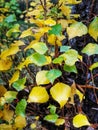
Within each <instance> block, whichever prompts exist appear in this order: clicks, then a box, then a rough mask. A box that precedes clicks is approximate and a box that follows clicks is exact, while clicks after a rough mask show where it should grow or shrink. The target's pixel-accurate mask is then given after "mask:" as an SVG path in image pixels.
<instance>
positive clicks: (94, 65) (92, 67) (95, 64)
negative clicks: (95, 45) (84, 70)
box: [89, 62, 98, 71]
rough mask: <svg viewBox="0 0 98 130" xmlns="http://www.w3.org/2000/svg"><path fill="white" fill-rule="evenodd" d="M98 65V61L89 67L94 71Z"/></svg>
mask: <svg viewBox="0 0 98 130" xmlns="http://www.w3.org/2000/svg"><path fill="white" fill-rule="evenodd" d="M97 67H98V62H96V63H94V64H92V65H91V66H90V68H89V69H90V70H91V71H92V70H93V69H95V68H97Z"/></svg>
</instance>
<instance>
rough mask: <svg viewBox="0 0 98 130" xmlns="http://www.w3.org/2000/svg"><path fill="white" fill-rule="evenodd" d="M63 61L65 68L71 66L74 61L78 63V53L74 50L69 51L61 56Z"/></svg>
mask: <svg viewBox="0 0 98 130" xmlns="http://www.w3.org/2000/svg"><path fill="white" fill-rule="evenodd" d="M61 57H63V58H64V59H65V64H66V65H67V66H73V65H74V64H75V62H76V61H78V52H77V51H76V50H74V49H70V50H68V51H67V52H65V53H64V54H62V55H61Z"/></svg>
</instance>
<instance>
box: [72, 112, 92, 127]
mask: <svg viewBox="0 0 98 130" xmlns="http://www.w3.org/2000/svg"><path fill="white" fill-rule="evenodd" d="M73 125H74V127H76V128H79V127H82V126H86V125H90V123H89V121H88V119H87V117H86V116H85V115H83V114H78V115H76V116H75V117H74V118H73Z"/></svg>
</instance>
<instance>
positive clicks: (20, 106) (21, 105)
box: [15, 99, 27, 117]
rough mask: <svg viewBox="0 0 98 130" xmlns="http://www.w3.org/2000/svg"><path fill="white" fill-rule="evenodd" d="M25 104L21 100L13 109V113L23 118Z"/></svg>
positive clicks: (24, 101)
mask: <svg viewBox="0 0 98 130" xmlns="http://www.w3.org/2000/svg"><path fill="white" fill-rule="evenodd" d="M26 106H27V102H26V100H25V99H21V100H20V101H19V102H18V104H17V106H16V109H15V113H16V115H17V116H23V117H24V116H25V110H26Z"/></svg>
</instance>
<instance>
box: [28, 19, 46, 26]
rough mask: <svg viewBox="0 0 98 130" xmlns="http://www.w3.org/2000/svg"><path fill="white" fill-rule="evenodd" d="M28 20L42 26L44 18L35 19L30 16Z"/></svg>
mask: <svg viewBox="0 0 98 130" xmlns="http://www.w3.org/2000/svg"><path fill="white" fill-rule="evenodd" d="M29 21H30V23H35V24H36V25H37V26H39V27H43V25H44V20H42V19H37V20H35V19H33V18H30V19H29Z"/></svg>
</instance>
